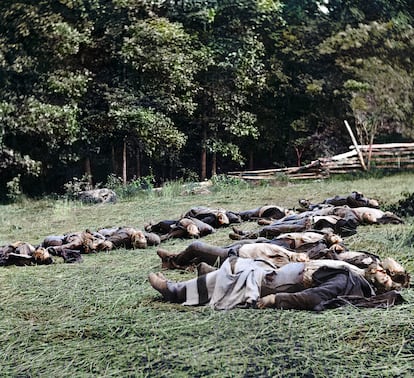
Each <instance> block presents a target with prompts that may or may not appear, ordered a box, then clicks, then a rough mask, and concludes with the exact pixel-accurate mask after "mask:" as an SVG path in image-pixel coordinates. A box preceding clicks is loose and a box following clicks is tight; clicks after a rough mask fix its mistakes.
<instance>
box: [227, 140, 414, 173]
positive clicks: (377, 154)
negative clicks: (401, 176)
mask: <svg viewBox="0 0 414 378" xmlns="http://www.w3.org/2000/svg"><path fill="white" fill-rule="evenodd" d="M357 147H358V149H359V151H360V152H361V153H362V155H363V157H364V161H365V163H366V162H367V157H368V156H370V167H371V168H373V167H375V168H378V169H395V170H404V169H413V168H414V143H388V144H373V145H371V146H370V145H358V146H357ZM362 170H364V168H363V167H362V165H361V161H360V158H359V157H358V152H357V150H356V148H355V146H350V151H348V152H345V153H342V154H339V155H335V156H330V157H323V158H319V159H317V160H315V161H312V162H311V163H309V164H306V165H303V166H300V167H286V168H275V169H263V170H253V171H234V172H228V175H229V176H231V177H238V178H242V179H244V180H271V179H274V178H276V177H277V176H278V175H283V176H287V177H288V178H290V179H293V180H301V179H302V180H304V179H318V178H326V177H329V176H331V175H335V174H344V173H352V172H359V171H362Z"/></svg>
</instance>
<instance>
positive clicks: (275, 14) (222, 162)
mask: <svg viewBox="0 0 414 378" xmlns="http://www.w3.org/2000/svg"><path fill="white" fill-rule="evenodd" d="M413 17H414V10H413V7H412V4H411V1H409V0H398V1H393V2H389V1H385V0H373V1H369V2H366V1H361V0H347V1H345V0H323V1H316V0H301V1H296V0H294V1H293V0H289V1H287V0H226V1H218V0H174V1H169V0H152V1H146V0H110V1H103V0H55V1H50V0H49V1H48V0H40V1H32V0H18V1H17V0H4V1H2V2H1V4H0V158H1V159H0V186H1V188H2V190H1V191H2V193H6V192H5V188H7V184H8V183H9V187H10V186H14V187H22V188H23V190H24V191H25V192H31V193H32V194H36V193H45V192H51V191H59V190H61V189H62V187H63V184H64V183H65V182H67V181H68V180H69V179H71V178H72V177H74V176H78V177H80V176H82V175H83V174H84V173H86V174H87V175H89V176H91V177H92V179H93V182H94V183H97V182H104V181H105V180H106V179H107V176H108V175H109V174H110V173H113V174H115V175H117V176H122V178H123V181H124V182H126V181H127V180H131V179H133V178H134V177H141V176H153V177H155V178H156V180H157V181H164V180H166V179H171V178H176V177H183V178H184V179H186V178H194V176H198V177H200V178H202V179H203V178H205V177H208V176H210V175H211V174H215V173H220V172H223V171H225V170H228V169H235V168H238V167H240V166H248V167H249V168H259V167H271V166H283V165H293V164H300V163H303V162H306V161H309V160H311V159H313V158H315V157H317V156H320V155H329V154H333V153H338V152H342V151H343V150H345V149H346V148H347V145H348V144H349V138H348V137H347V134H346V132H345V129H344V126H343V120H344V119H348V120H349V121H350V122H351V123H353V125H354V127H355V128H356V130H357V133H358V136H359V139H360V142H364V143H370V142H373V141H377V140H378V141H390V140H392V141H396V140H404V139H410V138H412V137H413V135H412V126H413V122H414V117H413V114H414V110H413V98H412V93H414V91H413V86H414V68H413V63H412V61H413V51H414V49H413V41H414V38H413V35H414V28H413ZM10 183H12V184H10Z"/></svg>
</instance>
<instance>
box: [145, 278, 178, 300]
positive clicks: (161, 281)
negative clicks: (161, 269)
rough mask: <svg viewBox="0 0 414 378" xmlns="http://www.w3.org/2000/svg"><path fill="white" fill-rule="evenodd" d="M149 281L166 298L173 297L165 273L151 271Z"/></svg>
mask: <svg viewBox="0 0 414 378" xmlns="http://www.w3.org/2000/svg"><path fill="white" fill-rule="evenodd" d="M148 281H149V283H150V284H151V286H152V287H153V288H154V289H155V290H157V291H159V292H160V293H161V295H162V296H163V297H164V299H166V300H170V299H171V294H172V293H171V292H170V290H168V285H167V282H168V281H167V279H166V278H165V277H164V275H162V274H157V273H150V274H149V276H148Z"/></svg>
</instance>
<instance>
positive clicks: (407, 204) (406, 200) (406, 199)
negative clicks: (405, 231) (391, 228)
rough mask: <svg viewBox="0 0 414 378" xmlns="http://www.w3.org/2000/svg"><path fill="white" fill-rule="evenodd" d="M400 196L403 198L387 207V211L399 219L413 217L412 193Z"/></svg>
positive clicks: (413, 200)
mask: <svg viewBox="0 0 414 378" xmlns="http://www.w3.org/2000/svg"><path fill="white" fill-rule="evenodd" d="M402 195H403V198H402V199H400V200H399V201H398V202H397V203H395V204H392V205H390V206H389V207H387V210H388V211H391V212H393V213H395V214H396V215H398V216H400V217H410V216H414V193H409V192H404V193H402Z"/></svg>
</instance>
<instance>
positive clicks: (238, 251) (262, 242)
mask: <svg viewBox="0 0 414 378" xmlns="http://www.w3.org/2000/svg"><path fill="white" fill-rule="evenodd" d="M306 234H307V233H304V234H303V236H302V237H300V235H298V234H286V236H281V237H280V238H279V239H278V238H276V239H273V240H266V239H264V238H260V239H257V240H251V239H249V240H240V241H238V242H236V243H233V244H231V245H229V246H225V247H217V246H214V245H209V244H207V243H203V242H200V241H196V242H193V243H191V244H190V245H189V246H188V247H187V248H186V249H185V250H183V251H181V252H179V253H170V252H168V251H166V250H164V249H158V251H157V254H158V256H159V257H160V258H161V261H162V268H165V269H188V268H189V267H192V266H194V265H197V264H199V263H202V262H203V263H206V264H209V265H211V266H216V267H217V266H221V265H222V264H223V263H224V262H225V261H226V260H227V259H228V257H229V256H237V257H242V258H250V259H263V260H266V261H268V262H270V263H272V264H273V265H275V266H276V267H278V268H280V267H282V266H284V265H286V264H288V263H291V262H308V261H310V260H321V261H324V260H336V261H344V262H346V263H348V264H351V265H352V266H356V267H358V268H360V269H364V271H365V272H366V275H367V276H369V277H370V279H371V280H372V281H373V282H375V281H376V278H374V279H373V278H372V277H373V275H375V274H376V272H378V271H379V272H382V271H384V272H385V273H386V275H387V279H389V281H390V282H392V283H393V284H394V285H395V286H394V288H401V287H408V286H409V282H410V275H409V274H408V273H407V271H406V270H405V269H404V268H403V266H402V265H401V264H399V263H398V262H397V261H395V260H394V259H393V258H391V257H387V258H385V259H383V260H381V258H380V257H379V256H376V255H374V254H372V253H369V252H365V251H349V250H348V249H347V248H346V247H345V246H344V245H343V244H340V243H339V242H340V240H341V239H340V238H336V237H335V235H332V234H328V235H323V234H317V233H311V236H309V237H308V236H306ZM292 241H293V242H294V243H293V244H292ZM301 241H306V243H301ZM286 242H288V243H290V244H289V247H290V248H292V247H294V248H293V249H290V248H286V247H285V246H284V245H285V244H284V243H286ZM380 275H381V274H380ZM379 279H382V277H380V278H379Z"/></svg>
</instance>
